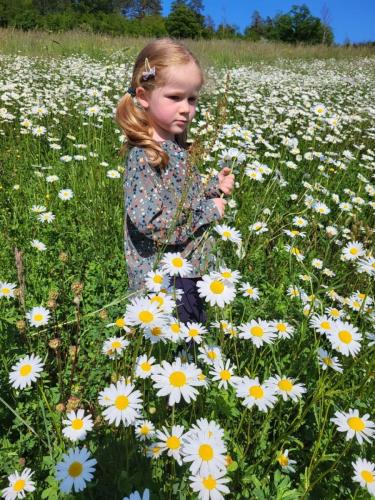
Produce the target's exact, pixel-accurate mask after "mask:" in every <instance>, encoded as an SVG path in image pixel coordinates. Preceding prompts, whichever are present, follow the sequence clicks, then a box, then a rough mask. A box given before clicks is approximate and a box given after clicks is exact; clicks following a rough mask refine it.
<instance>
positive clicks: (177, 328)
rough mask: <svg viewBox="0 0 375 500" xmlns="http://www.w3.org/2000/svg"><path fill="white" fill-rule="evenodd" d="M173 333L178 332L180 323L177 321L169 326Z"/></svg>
mask: <svg viewBox="0 0 375 500" xmlns="http://www.w3.org/2000/svg"><path fill="white" fill-rule="evenodd" d="M170 328H171V330H172V332H173V333H180V330H181V328H180V325H179V324H178V323H172V324H171V326H170Z"/></svg>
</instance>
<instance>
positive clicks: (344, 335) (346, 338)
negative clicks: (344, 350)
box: [339, 330, 353, 344]
mask: <svg viewBox="0 0 375 500" xmlns="http://www.w3.org/2000/svg"><path fill="white" fill-rule="evenodd" d="M352 338H353V337H352V335H351V333H350V332H348V331H347V330H340V331H339V339H340V340H341V342H344V344H350V342H351V341H352Z"/></svg>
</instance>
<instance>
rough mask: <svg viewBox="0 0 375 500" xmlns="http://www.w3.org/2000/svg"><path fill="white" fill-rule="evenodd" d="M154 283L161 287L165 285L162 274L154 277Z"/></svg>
mask: <svg viewBox="0 0 375 500" xmlns="http://www.w3.org/2000/svg"><path fill="white" fill-rule="evenodd" d="M153 281H154V283H157V284H158V285H161V284H162V283H163V276H161V275H160V274H155V276H154V277H153Z"/></svg>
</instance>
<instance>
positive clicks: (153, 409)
mask: <svg viewBox="0 0 375 500" xmlns="http://www.w3.org/2000/svg"><path fill="white" fill-rule="evenodd" d="M148 412H149V414H150V415H154V413H155V412H156V408H155V406H150V408H149V409H148Z"/></svg>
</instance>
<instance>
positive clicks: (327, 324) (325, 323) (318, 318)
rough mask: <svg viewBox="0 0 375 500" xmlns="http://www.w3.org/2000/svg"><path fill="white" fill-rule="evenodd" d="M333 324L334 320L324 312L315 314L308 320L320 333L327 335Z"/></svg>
mask: <svg viewBox="0 0 375 500" xmlns="http://www.w3.org/2000/svg"><path fill="white" fill-rule="evenodd" d="M334 324H335V322H334V320H332V319H329V318H328V316H326V315H325V314H324V315H323V314H322V315H318V314H315V315H313V316H312V317H311V318H310V320H309V325H310V326H311V327H312V328H315V329H316V330H318V332H319V333H320V334H321V335H324V334H326V335H329V334H330V333H331V332H332V331H333V327H334Z"/></svg>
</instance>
